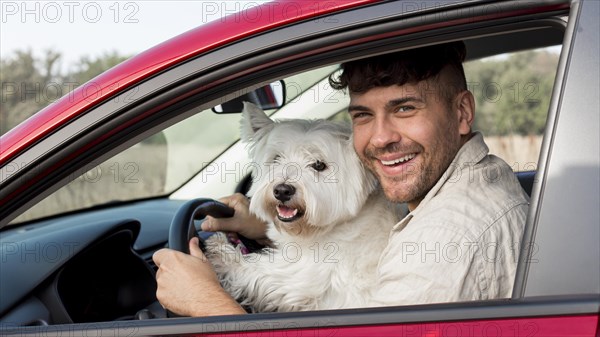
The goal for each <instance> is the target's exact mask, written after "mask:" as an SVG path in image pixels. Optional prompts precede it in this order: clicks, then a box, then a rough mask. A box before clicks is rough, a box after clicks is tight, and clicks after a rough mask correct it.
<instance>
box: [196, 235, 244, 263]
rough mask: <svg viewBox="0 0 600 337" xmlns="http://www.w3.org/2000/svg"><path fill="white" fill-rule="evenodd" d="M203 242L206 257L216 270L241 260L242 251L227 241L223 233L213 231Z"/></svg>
mask: <svg viewBox="0 0 600 337" xmlns="http://www.w3.org/2000/svg"><path fill="white" fill-rule="evenodd" d="M204 244H205V246H206V257H207V258H208V259H209V261H210V262H211V263H212V264H213V266H214V267H215V269H216V270H218V269H222V268H224V267H226V266H231V265H235V264H239V263H240V262H241V260H242V252H241V251H240V250H239V249H238V248H236V247H234V246H233V245H232V244H231V243H229V240H228V238H227V236H226V235H225V233H221V232H217V233H215V234H214V235H212V236H211V237H209V238H208V239H207V240H206V242H205V243H204Z"/></svg>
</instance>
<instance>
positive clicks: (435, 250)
mask: <svg viewBox="0 0 600 337" xmlns="http://www.w3.org/2000/svg"><path fill="white" fill-rule="evenodd" d="M464 58H465V46H464V44H463V43H462V42H455V43H449V44H443V45H435V46H430V47H425V48H420V49H414V50H409V51H403V52H398V53H394V54H386V55H382V56H376V57H372V58H368V59H363V60H357V61H352V62H348V63H345V64H343V65H342V70H343V71H342V74H341V75H340V76H339V77H338V78H331V79H330V82H331V84H332V86H333V87H334V88H336V89H338V90H348V91H349V94H350V97H351V101H350V106H349V109H348V110H349V113H350V116H351V119H352V125H353V141H354V148H355V150H356V152H357V153H358V155H359V157H360V158H361V161H362V162H363V163H364V165H365V166H366V167H367V168H368V169H369V170H371V171H372V172H373V173H374V174H375V175H376V176H377V178H378V180H379V182H380V184H381V187H382V188H383V190H384V192H385V194H386V196H387V198H388V199H390V200H391V201H394V202H397V203H406V204H407V205H408V209H409V211H410V213H409V214H408V215H407V216H406V217H405V218H404V219H402V220H401V221H400V222H399V223H398V224H396V225H395V226H394V228H393V229H392V231H391V233H390V238H389V243H388V245H387V247H386V248H385V250H384V251H383V252H382V255H381V258H380V262H379V265H378V271H377V273H378V280H379V282H378V283H379V284H378V285H377V286H376V287H375V288H376V289H378V290H377V291H376V292H375V293H374V294H373V298H372V301H371V303H370V305H371V306H382V305H405V304H417V303H436V302H451V301H470V300H486V299H493V298H507V297H510V296H511V292H512V287H513V283H514V277H515V272H516V266H517V261H518V252H519V248H520V240H521V235H522V232H523V226H524V224H525V219H526V215H527V211H528V198H527V195H526V194H525V192H524V191H523V190H522V188H521V186H520V184H519V182H518V181H517V179H516V178H515V176H514V174H513V172H512V170H511V169H510V167H509V166H508V165H507V164H506V163H505V162H504V161H502V160H501V159H499V158H497V157H495V156H492V155H488V148H487V146H486V145H485V143H484V141H483V137H482V135H481V134H480V133H477V132H472V131H471V126H472V124H473V119H474V116H475V103H474V99H473V95H472V94H471V93H470V92H469V91H468V90H467V86H466V79H465V75H464V71H463V67H462V62H463V61H464ZM222 201H223V202H225V203H226V204H228V205H229V206H231V207H233V208H234V209H235V214H236V216H235V217H234V218H231V219H214V218H209V219H208V220H207V221H205V222H204V224H203V226H202V229H203V230H210V231H217V230H222V231H236V232H240V233H241V234H243V235H245V236H246V237H248V238H253V239H263V238H264V233H265V224H263V223H260V221H257V220H256V218H254V217H253V216H252V215H250V214H249V212H248V202H247V200H246V198H245V196H242V195H240V194H236V195H233V196H230V197H227V198H224V199H222ZM190 250H191V253H192V255H190V256H187V255H185V254H182V253H178V252H174V251H170V250H161V251H159V252H157V253H156V254H155V256H154V260H155V261H156V264H157V265H158V266H159V267H160V268H159V272H158V274H157V282H158V292H157V297H158V299H159V300H160V301H161V303H162V304H163V305H164V306H165V307H167V308H169V309H171V310H173V311H175V312H178V313H180V314H184V315H197V316H204V315H214V314H225V313H231V314H235V313H242V312H243V310H242V309H241V308H240V307H239V305H237V303H235V301H233V299H232V298H231V297H229V296H228V295H227V294H226V293H225V292H224V291H223V290H222V288H220V286H219V284H218V281H217V278H216V276H215V275H214V272H213V271H212V270H211V268H210V264H209V263H208V262H207V261H206V259H204V258H203V255H202V253H201V252H200V250H199V249H198V247H197V242H196V241H195V240H193V241H191V242H190Z"/></svg>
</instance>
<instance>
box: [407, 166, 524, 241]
mask: <svg viewBox="0 0 600 337" xmlns="http://www.w3.org/2000/svg"><path fill="white" fill-rule="evenodd" d="M528 207H529V200H528V197H527V194H526V193H525V192H524V191H523V189H522V187H521V185H520V184H519V181H518V180H517V178H516V177H515V175H514V173H513V171H512V169H511V168H510V167H509V166H508V164H506V163H505V162H504V161H503V160H501V159H499V158H498V157H495V156H491V155H488V156H486V157H485V158H484V159H483V160H481V161H479V162H478V163H473V164H469V163H466V164H465V165H463V166H462V167H460V168H458V169H457V170H455V173H454V174H453V176H452V177H449V178H448V179H447V181H446V183H445V184H444V186H443V187H442V188H441V189H440V190H439V191H438V193H437V194H436V195H435V196H434V197H433V198H431V199H430V200H429V201H428V203H427V204H426V205H424V207H423V209H421V210H420V211H419V212H418V215H417V216H415V218H414V219H412V221H411V222H413V221H415V222H417V223H421V225H420V227H429V226H443V227H444V228H447V229H449V230H452V231H455V232H457V233H461V234H463V235H464V236H466V237H469V238H471V239H476V238H480V237H481V235H482V234H483V233H484V232H485V231H490V230H494V228H495V227H497V228H498V230H501V229H502V227H506V226H512V227H514V226H517V227H522V226H523V224H524V223H525V220H526V216H527V211H528Z"/></svg>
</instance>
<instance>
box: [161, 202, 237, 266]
mask: <svg viewBox="0 0 600 337" xmlns="http://www.w3.org/2000/svg"><path fill="white" fill-rule="evenodd" d="M233 214H234V210H233V208H230V207H229V206H227V205H225V204H224V203H221V202H218V201H216V200H213V199H206V198H200V199H192V200H190V201H188V202H186V203H185V204H183V205H181V207H179V209H178V210H177V213H175V216H174V217H173V220H172V221H171V227H170V228H169V248H171V249H174V250H177V251H180V252H183V253H186V254H189V253H190V248H189V241H190V239H191V238H193V237H194V236H198V234H197V232H196V226H195V225H194V220H202V219H204V218H205V217H206V216H207V215H210V216H212V217H215V218H231V217H232V216H233ZM203 246H204V245H203V242H202V240H200V247H201V248H202V250H204V247H203Z"/></svg>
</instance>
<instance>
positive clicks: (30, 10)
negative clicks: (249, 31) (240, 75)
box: [0, 0, 265, 70]
mask: <svg viewBox="0 0 600 337" xmlns="http://www.w3.org/2000/svg"><path fill="white" fill-rule="evenodd" d="M261 2H265V1H158V0H151V1H115V0H109V1H104V0H102V1H23V0H19V1H5V0H0V57H1V58H2V59H5V58H8V57H11V55H14V52H15V51H16V50H28V49H31V50H32V51H33V53H34V55H36V56H40V55H42V54H43V52H44V51H45V50H48V49H52V50H54V51H58V52H60V53H61V54H62V56H63V57H62V63H61V69H62V70H68V69H70V67H72V65H73V63H75V62H77V60H79V59H80V58H81V57H82V56H91V57H94V56H100V55H103V54H105V53H110V52H113V51H116V52H117V53H118V54H119V55H135V54H137V53H140V52H142V51H144V50H146V49H148V48H150V47H152V46H155V45H157V44H159V43H161V42H163V41H165V40H167V39H169V38H171V37H174V36H177V35H179V34H181V33H184V32H186V31H188V30H190V29H192V28H195V27H197V26H199V25H202V24H204V23H207V22H210V21H212V20H220V19H222V18H223V17H224V16H225V15H227V14H231V13H234V12H237V11H240V10H243V9H247V8H250V7H252V6H255V5H257V4H259V3H261Z"/></svg>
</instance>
